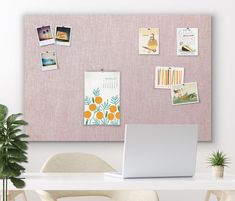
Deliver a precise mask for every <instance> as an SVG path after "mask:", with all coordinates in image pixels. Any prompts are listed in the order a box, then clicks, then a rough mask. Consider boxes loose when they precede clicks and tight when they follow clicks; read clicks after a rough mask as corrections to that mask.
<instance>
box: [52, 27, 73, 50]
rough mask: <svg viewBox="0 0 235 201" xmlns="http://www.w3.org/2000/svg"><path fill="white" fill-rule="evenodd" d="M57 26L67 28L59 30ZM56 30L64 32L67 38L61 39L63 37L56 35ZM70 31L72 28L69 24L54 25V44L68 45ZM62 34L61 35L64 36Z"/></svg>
mask: <svg viewBox="0 0 235 201" xmlns="http://www.w3.org/2000/svg"><path fill="white" fill-rule="evenodd" d="M58 28H59V29H65V30H66V29H67V31H60V30H58ZM58 32H62V33H63V32H64V33H65V34H66V35H67V37H68V39H67V40H66V39H63V38H59V37H58V35H57V34H58ZM62 33H61V34H62ZM71 33H72V28H71V27H69V26H56V28H55V44H56V45H63V46H70V42H71ZM64 36H65V35H64ZM64 36H63V35H62V36H61V37H64Z"/></svg>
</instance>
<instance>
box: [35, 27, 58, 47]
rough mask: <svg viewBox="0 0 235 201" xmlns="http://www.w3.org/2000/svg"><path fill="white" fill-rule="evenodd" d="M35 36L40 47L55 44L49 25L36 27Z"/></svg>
mask: <svg viewBox="0 0 235 201" xmlns="http://www.w3.org/2000/svg"><path fill="white" fill-rule="evenodd" d="M37 35H38V41H39V45H40V46H45V45H50V44H54V43H55V39H54V38H53V34H52V30H51V26H50V25H48V26H42V27H37Z"/></svg>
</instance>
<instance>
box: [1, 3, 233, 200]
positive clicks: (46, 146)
mask: <svg viewBox="0 0 235 201" xmlns="http://www.w3.org/2000/svg"><path fill="white" fill-rule="evenodd" d="M233 2H234V1H233V0H224V1H214V0H173V1H172V0H139V1H138V0H125V1H122V0H119V1H115V0H70V1H64V0H20V1H17V0H15V1H14V0H6V1H1V5H0V36H1V37H0V58H1V63H0V103H1V104H5V105H7V106H8V107H9V109H10V112H12V113H13V112H19V111H23V35H22V33H23V30H22V16H23V15H24V14H29V13H31V14H35V13H91V14H92V13H159V14H169V13H172V14H178V13H179V14H211V15H212V16H213V65H212V72H213V73H212V80H213V84H212V88H213V89H212V91H213V95H212V99H213V100H212V102H213V106H212V107H213V124H212V128H213V129H212V130H213V142H212V143H200V144H199V147H198V159H197V171H198V172H208V171H210V170H209V169H208V168H207V165H206V164H205V160H206V158H207V156H208V154H209V153H210V152H211V151H212V150H216V149H218V148H220V149H222V150H224V151H225V152H227V153H228V154H229V155H230V157H231V159H232V161H233V162H234V161H235V146H234V142H235V118H234V115H235V106H234V102H235V93H234V91H235V84H234V78H235V77H234V74H235V66H234V62H233V55H234V45H235V43H234V36H235V21H234V18H235V12H234V6H233ZM199 68H200V67H199ZM233 73H234V74H233ZM32 109H33V108H32ZM35 115H36V114H35ZM62 151H84V152H89V153H95V154H97V155H99V156H101V157H102V158H104V159H105V160H107V161H108V162H110V163H111V164H112V165H113V166H114V167H116V168H117V169H120V167H121V161H122V143H81V142H80V143H75V142H73V143H55V142H54V143H30V145H29V164H27V171H34V172H35V171H39V169H40V167H41V166H42V164H43V162H44V160H45V159H46V158H47V157H48V156H49V155H51V154H54V153H57V152H62ZM227 172H230V173H235V164H234V163H232V164H231V168H229V169H227ZM192 195H193V198H192ZM160 196H161V198H162V200H171V199H174V200H175V199H176V198H177V199H180V198H181V199H182V200H186V199H190V200H199V199H200V200H202V199H203V197H202V196H203V193H202V192H194V194H192V193H191V192H190V193H187V194H185V195H184V196H183V194H182V192H174V193H171V194H168V193H164V192H160ZM33 200H36V197H35V198H34V199H33Z"/></svg>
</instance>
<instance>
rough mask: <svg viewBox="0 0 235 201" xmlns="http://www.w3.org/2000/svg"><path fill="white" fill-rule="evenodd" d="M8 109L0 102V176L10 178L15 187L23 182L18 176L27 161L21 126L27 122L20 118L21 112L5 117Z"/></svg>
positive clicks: (24, 138)
mask: <svg viewBox="0 0 235 201" xmlns="http://www.w3.org/2000/svg"><path fill="white" fill-rule="evenodd" d="M7 112H8V109H7V107H6V106H4V105H1V104H0V178H1V179H3V180H8V179H9V180H10V181H11V182H12V183H13V185H14V186H15V187H17V188H22V187H24V185H25V183H24V181H23V180H22V179H20V178H19V176H20V175H21V173H22V172H23V171H24V170H25V168H24V167H23V166H22V163H26V162H27V152H26V151H27V149H28V146H27V143H28V142H27V140H26V139H27V138H28V135H26V134H24V133H22V130H21V127H22V126H25V125H27V122H26V121H24V120H23V119H20V117H21V116H22V114H21V113H17V114H12V115H9V116H8V117H7Z"/></svg>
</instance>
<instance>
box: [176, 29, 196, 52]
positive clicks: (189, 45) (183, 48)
mask: <svg viewBox="0 0 235 201" xmlns="http://www.w3.org/2000/svg"><path fill="white" fill-rule="evenodd" d="M176 32H177V33H176V34H177V55H178V56H197V55H198V28H177V31H176Z"/></svg>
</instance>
